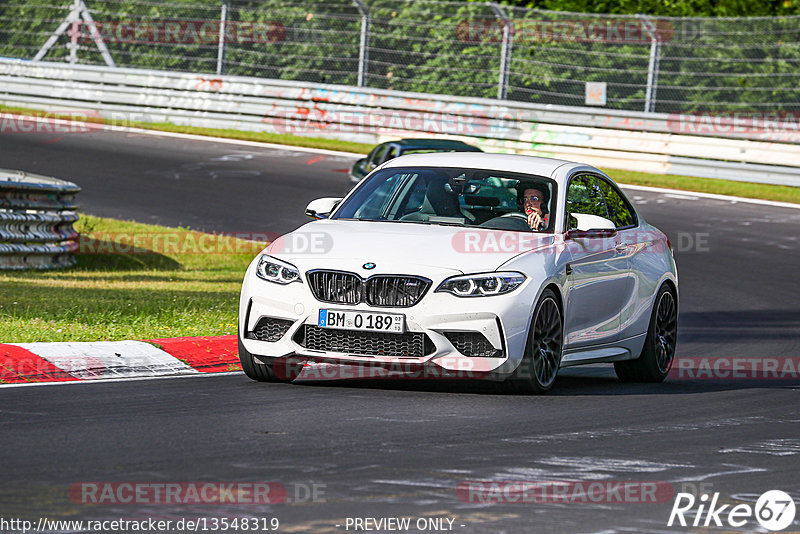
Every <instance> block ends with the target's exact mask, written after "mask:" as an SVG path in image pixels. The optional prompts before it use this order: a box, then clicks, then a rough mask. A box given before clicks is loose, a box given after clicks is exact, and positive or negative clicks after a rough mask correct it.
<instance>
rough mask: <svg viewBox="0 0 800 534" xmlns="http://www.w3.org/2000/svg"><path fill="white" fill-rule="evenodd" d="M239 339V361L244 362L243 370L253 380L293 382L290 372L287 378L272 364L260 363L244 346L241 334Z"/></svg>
mask: <svg viewBox="0 0 800 534" xmlns="http://www.w3.org/2000/svg"><path fill="white" fill-rule="evenodd" d="M236 338H237V340H238V341H239V361H240V362H241V363H242V371H244V374H245V375H247V377H248V378H250V379H251V380H255V381H256V382H291V381H292V378H294V377H291V378H289V376H288V375H289V373H283V374H286V375H287V377H286V378H281V377H279V376H278V375H277V374H276V373H275V371H274V370H273V368H272V364H267V363H260V362H257V361H256V360H255V358H254V357H253V355H252V354H250V353H249V352H247V349H246V348H244V343H242V338H241V336H239V335H237V336H236Z"/></svg>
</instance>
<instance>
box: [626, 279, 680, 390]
mask: <svg viewBox="0 0 800 534" xmlns="http://www.w3.org/2000/svg"><path fill="white" fill-rule="evenodd" d="M654 302H655V304H654V305H653V312H652V314H651V316H650V327H649V328H648V330H647V338H646V339H645V342H644V347H643V348H642V354H641V356H639V358H638V359H636V360H626V361H622V362H615V363H614V371H615V372H616V373H617V377H619V379H620V380H622V381H623V382H663V381H664V379H665V378H666V377H667V375H668V374H669V370H670V369H671V368H672V362H673V360H674V358H675V346H676V342H677V337H678V305H677V302H676V301H675V295H673V293H672V291H671V290H670V288H669V287H668V286H667V285H666V284H664V285H662V286H661V289H659V290H658V294H657V295H656V298H655V301H654Z"/></svg>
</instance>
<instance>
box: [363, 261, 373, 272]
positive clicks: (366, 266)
mask: <svg viewBox="0 0 800 534" xmlns="http://www.w3.org/2000/svg"><path fill="white" fill-rule="evenodd" d="M362 267H363V268H364V269H366V270H368V271H370V270H372V269H374V268H375V264H374V263H372V262H371V261H370V262H367V263H365V264H364V265H362Z"/></svg>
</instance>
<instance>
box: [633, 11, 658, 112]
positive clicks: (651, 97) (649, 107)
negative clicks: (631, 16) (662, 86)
mask: <svg viewBox="0 0 800 534" xmlns="http://www.w3.org/2000/svg"><path fill="white" fill-rule="evenodd" d="M637 16H638V17H639V20H640V21H641V23H642V26H643V27H644V30H645V31H646V32H647V34H648V35H649V36H650V62H649V64H648V66H647V90H646V92H645V97H644V110H645V111H646V112H648V113H652V112H654V111H655V110H656V90H657V89H658V63H659V61H660V59H661V41H659V39H658V32H657V31H656V27H655V25H654V24H653V21H651V20H650V19H649V18H647V16H645V15H637Z"/></svg>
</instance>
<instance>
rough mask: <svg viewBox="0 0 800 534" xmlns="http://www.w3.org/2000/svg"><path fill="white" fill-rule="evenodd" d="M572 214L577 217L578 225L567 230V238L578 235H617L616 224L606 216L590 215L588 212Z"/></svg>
mask: <svg viewBox="0 0 800 534" xmlns="http://www.w3.org/2000/svg"><path fill="white" fill-rule="evenodd" d="M570 215H571V216H572V217H574V218H575V219H577V221H578V227H577V228H576V229H573V230H569V231H568V232H567V239H574V238H576V237H614V236H615V235H617V227H616V225H615V224H614V223H613V222H612V221H610V220H608V219H606V218H605V217H600V216H598V215H589V214H588V213H570Z"/></svg>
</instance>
